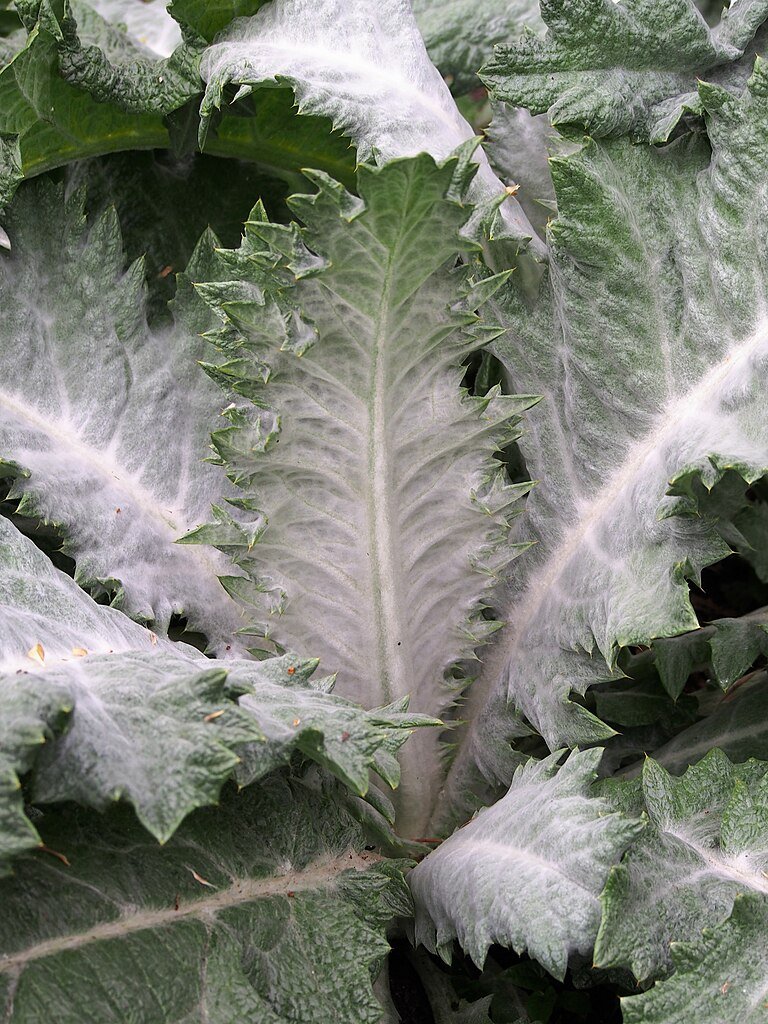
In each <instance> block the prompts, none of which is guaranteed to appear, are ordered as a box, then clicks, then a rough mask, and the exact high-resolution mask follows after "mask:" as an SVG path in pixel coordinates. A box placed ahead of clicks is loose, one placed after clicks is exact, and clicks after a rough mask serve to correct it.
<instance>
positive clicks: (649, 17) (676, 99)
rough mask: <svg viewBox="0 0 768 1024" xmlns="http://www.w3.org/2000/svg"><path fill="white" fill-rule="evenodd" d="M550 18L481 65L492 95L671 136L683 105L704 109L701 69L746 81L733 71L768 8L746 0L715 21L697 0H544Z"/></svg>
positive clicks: (601, 126)
mask: <svg viewBox="0 0 768 1024" xmlns="http://www.w3.org/2000/svg"><path fill="white" fill-rule="evenodd" d="M541 15H542V18H543V19H544V21H545V22H546V24H547V26H548V32H547V34H546V35H545V36H544V37H543V38H541V37H539V36H537V35H535V34H533V33H531V34H530V35H527V36H526V37H525V38H523V39H522V40H521V41H520V42H517V43H514V44H513V45H511V46H500V47H498V48H497V51H496V54H495V57H494V59H493V60H492V61H490V62H489V63H488V64H487V65H486V66H485V68H484V69H483V72H482V76H481V77H482V79H483V81H484V82H485V83H486V84H487V85H488V86H489V88H490V89H491V90H492V93H493V95H494V96H495V97H496V98H498V99H502V100H505V101H507V102H509V103H512V104H515V105H516V106H523V107H527V108H528V109H529V110H530V111H531V112H532V113H535V114H541V113H544V112H545V111H548V112H549V116H550V118H551V120H552V123H553V124H557V125H568V124H575V125H579V126H584V127H586V128H587V129H588V130H589V132H590V134H591V135H592V136H594V137H598V136H601V137H602V136H614V135H625V134H631V135H633V136H635V137H637V138H641V139H644V140H650V141H652V142H664V141H666V140H667V139H669V138H670V136H671V134H672V132H673V131H674V129H675V127H676V125H677V124H678V122H679V121H680V118H681V117H682V116H683V113H684V111H685V110H686V109H689V110H692V111H693V112H695V113H701V112H702V110H703V108H702V105H701V103H700V101H699V98H698V96H697V93H696V81H697V79H700V78H705V79H707V80H721V81H722V83H723V84H726V83H727V84H729V85H731V86H732V87H736V88H739V87H742V86H743V85H744V83H745V81H746V77H747V76H748V74H749V70H750V68H751V64H752V61H753V60H754V51H752V52H751V59H750V60H749V65H748V66H742V67H739V68H738V69H737V70H736V71H735V72H733V71H731V68H732V66H733V63H734V62H736V61H739V59H740V58H742V57H743V55H744V53H745V51H746V50H747V48H748V47H749V45H750V43H751V41H752V38H753V36H754V34H755V32H756V31H757V29H758V28H759V26H760V25H761V23H762V22H763V21H764V20H765V18H766V17H768V5H767V4H766V3H765V0H740V2H738V3H734V4H733V5H732V7H731V8H730V9H726V10H725V12H724V13H723V16H722V19H721V21H720V23H719V24H718V26H717V27H716V28H714V29H710V28H709V27H708V25H707V23H706V22H705V20H704V18H703V17H702V16H701V14H700V13H699V12H698V11H697V9H696V7H695V5H694V3H693V0H672V2H669V0H622V2H618V3H617V2H614V0H586V2H579V3H572V2H568V0H542V4H541Z"/></svg>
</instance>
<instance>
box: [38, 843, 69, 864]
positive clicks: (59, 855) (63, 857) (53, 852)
mask: <svg viewBox="0 0 768 1024" xmlns="http://www.w3.org/2000/svg"><path fill="white" fill-rule="evenodd" d="M39 849H40V852H41V853H50V855H51V856H52V857H56V859H57V860H60V861H61V863H62V864H64V866H65V867H68V868H71V867H72V865H71V864H70V863H69V860H68V858H67V856H66V855H65V854H63V853H59V851H58V850H52V849H51V848H50V846H45V845H43V844H41V846H40V847H39Z"/></svg>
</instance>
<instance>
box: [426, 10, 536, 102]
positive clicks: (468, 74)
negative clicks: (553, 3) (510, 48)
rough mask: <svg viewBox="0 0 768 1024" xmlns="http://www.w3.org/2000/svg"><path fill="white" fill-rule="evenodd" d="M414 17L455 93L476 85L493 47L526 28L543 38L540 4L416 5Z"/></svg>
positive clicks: (431, 52)
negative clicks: (478, 73) (478, 74)
mask: <svg viewBox="0 0 768 1024" xmlns="http://www.w3.org/2000/svg"><path fill="white" fill-rule="evenodd" d="M413 13H414V15H415V17H416V23H417V25H418V26H419V31H420V32H421V34H422V36H423V37H424V42H425V44H426V47H427V51H428V52H429V57H430V60H431V61H432V62H433V64H434V65H435V66H436V67H437V68H439V70H440V73H441V74H442V75H443V77H444V78H445V79H446V81H447V82H448V84H449V85H450V87H451V90H452V91H453V92H454V93H458V94H460V93H462V92H468V91H469V90H470V89H473V88H474V87H475V86H477V85H478V84H479V83H478V80H477V72H478V71H479V70H480V68H481V67H482V65H483V64H484V63H485V62H486V60H488V58H489V57H490V56H491V55H492V53H493V47H494V44H496V43H509V42H510V40H512V39H515V38H516V37H517V36H519V35H521V34H522V32H523V30H524V29H525V28H529V29H532V30H533V31H534V32H540V33H543V32H544V31H545V28H546V26H545V25H544V22H543V21H542V20H541V15H540V13H539V4H538V0H513V2H511V3H510V2H508V0H487V2H486V3H483V4H477V3H473V2H472V0H449V2H448V3H445V2H443V3H440V2H438V0H414V3H413Z"/></svg>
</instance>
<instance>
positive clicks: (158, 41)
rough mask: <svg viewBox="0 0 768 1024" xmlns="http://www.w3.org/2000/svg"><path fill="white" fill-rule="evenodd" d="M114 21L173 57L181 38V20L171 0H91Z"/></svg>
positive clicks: (146, 44) (158, 51) (156, 50)
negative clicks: (174, 13) (170, 6)
mask: <svg viewBox="0 0 768 1024" xmlns="http://www.w3.org/2000/svg"><path fill="white" fill-rule="evenodd" d="M87 2H88V3H89V4H90V6H91V7H92V8H93V9H94V10H95V11H96V13H97V14H100V15H101V17H102V18H104V20H105V21H106V22H108V23H109V24H110V25H119V26H125V28H126V30H127V32H128V35H129V36H130V37H131V38H132V39H135V40H136V42H138V43H140V44H141V45H142V46H144V47H146V48H147V49H148V50H152V52H153V53H156V54H157V55H158V56H160V57H169V56H170V55H171V54H172V53H173V51H174V50H175V49H176V47H177V46H178V45H179V43H180V42H181V32H180V30H179V25H178V22H176V21H174V19H173V18H172V17H171V15H170V13H169V12H168V3H167V0H127V2H126V0H87Z"/></svg>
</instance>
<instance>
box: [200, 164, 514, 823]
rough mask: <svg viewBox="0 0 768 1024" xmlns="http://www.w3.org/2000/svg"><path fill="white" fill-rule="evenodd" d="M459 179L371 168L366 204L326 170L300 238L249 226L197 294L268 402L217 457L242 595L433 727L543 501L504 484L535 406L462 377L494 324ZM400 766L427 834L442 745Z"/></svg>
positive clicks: (330, 665) (429, 743)
mask: <svg viewBox="0 0 768 1024" xmlns="http://www.w3.org/2000/svg"><path fill="white" fill-rule="evenodd" d="M458 167H459V165H458V163H457V161H456V160H455V159H454V160H451V161H448V162H447V163H446V164H444V165H441V166H436V165H435V163H434V161H433V160H432V159H431V158H430V157H427V156H421V157H418V158H416V159H412V160H401V161H396V162H393V163H392V164H389V165H388V166H386V167H384V168H381V169H380V170H376V169H373V168H369V167H362V168H361V169H360V171H359V177H358V187H359V192H360V195H361V196H362V198H361V199H358V198H354V197H352V196H351V195H349V194H348V193H347V192H346V191H345V190H344V189H342V187H341V186H340V185H338V184H336V183H335V182H332V181H331V180H330V179H327V178H326V177H325V176H319V175H317V174H315V175H313V177H314V179H315V180H316V181H317V182H318V184H319V186H320V191H319V193H318V194H317V195H315V196H312V197H306V196H302V197H296V198H294V200H293V206H294V209H295V210H296V211H297V212H298V213H299V214H300V216H301V218H302V219H303V220H304V222H305V223H306V225H307V228H306V231H305V232H304V235H303V237H302V236H301V235H300V233H299V231H298V229H297V228H295V226H294V227H293V228H286V227H280V226H277V225H270V224H266V223H264V222H262V221H259V220H258V219H252V220H251V221H250V222H249V224H248V225H247V234H246V238H245V240H244V242H243V246H242V248H241V249H240V250H239V251H238V252H234V253H225V254H223V256H222V259H223V260H224V262H225V263H226V265H227V266H228V267H229V269H230V271H231V274H232V277H233V278H237V279H236V280H231V281H229V282H220V283H215V284H211V285H205V286H202V288H201V291H202V294H203V295H204V296H205V297H206V299H207V300H208V301H209V302H210V303H211V305H212V306H213V308H214V309H215V310H216V311H217V312H218V313H219V315H220V316H221V317H222V318H223V320H224V322H225V324H226V325H227V326H225V327H224V328H223V330H222V332H221V334H220V337H219V344H220V346H221V347H222V349H223V350H225V351H226V352H227V354H228V356H229V357H230V359H229V362H228V363H226V364H225V365H223V366H217V367H216V368H215V369H212V372H213V373H215V375H216V376H218V377H220V378H222V379H224V380H225V381H227V382H228V386H229V387H234V389H235V390H237V391H239V392H241V393H242V394H244V395H247V396H249V397H250V398H251V399H252V400H253V402H254V406H253V413H252V414H250V415H248V414H244V413H243V412H242V411H239V410H233V411H232V413H231V416H232V421H233V422H232V426H231V427H230V428H229V429H228V430H225V431H221V432H219V433H218V434H215V435H214V443H215V445H216V447H217V448H218V451H219V453H220V454H221V456H222V459H223V461H225V463H226V464H227V466H228V468H229V472H230V475H231V476H232V478H233V479H234V480H235V481H236V482H238V483H240V484H241V486H243V487H244V489H245V492H246V494H247V498H246V499H245V500H244V501H243V502H240V504H245V505H246V506H247V507H249V508H251V509H256V508H258V509H259V510H260V512H261V514H260V515H257V516H256V519H255V521H254V523H253V524H252V526H251V528H250V529H245V528H242V527H241V526H238V524H236V523H235V522H234V521H232V520H231V519H230V518H229V517H228V516H227V515H226V514H225V513H224V512H223V511H220V512H219V522H218V524H216V525H215V526H211V527H204V528H203V529H202V530H198V531H195V533H194V534H193V537H194V538H195V539H198V540H205V541H212V542H214V543H216V544H218V545H219V546H220V547H223V548H224V549H225V550H226V551H228V552H230V553H231V554H234V555H235V556H236V557H237V559H238V562H239V564H240V566H241V568H242V569H244V570H245V571H246V573H247V575H248V576H249V577H250V580H251V582H250V583H249V584H245V583H244V582H243V579H242V578H235V579H233V580H231V581H230V589H231V591H232V592H233V593H235V594H236V595H237V596H238V597H239V598H240V599H241V600H243V601H247V602H249V603H251V604H252V605H254V606H256V607H257V608H260V609H261V611H262V614H263V616H264V620H263V622H264V632H265V633H266V634H267V635H269V636H270V637H271V638H272V639H274V640H275V641H276V642H277V643H279V644H281V645H283V646H287V647H295V646H296V645H297V644H298V645H300V646H301V647H302V648H303V649H304V650H308V651H311V652H312V653H313V654H317V655H319V656H320V657H321V659H322V661H323V665H324V667H325V668H326V669H327V670H338V674H339V684H338V690H339V692H340V693H342V694H344V695H345V696H350V697H354V699H356V700H358V701H360V702H361V703H363V704H364V705H366V706H368V707H371V706H374V705H377V704H382V703H389V702H391V701H395V700H397V699H399V698H400V697H402V696H403V695H405V694H408V693H410V694H411V695H412V697H413V701H412V704H411V707H412V709H413V710H415V711H420V712H428V713H430V714H439V713H440V712H441V711H443V710H444V709H445V707H446V706H447V705H448V704H449V703H450V702H451V700H452V698H453V696H455V693H456V690H457V688H458V687H459V686H460V683H456V682H454V683H453V685H451V684H450V683H447V682H446V679H447V674H448V673H449V671H450V670H451V668H452V666H453V665H454V664H455V663H456V662H457V661H459V660H460V659H463V658H466V657H468V656H470V655H471V654H472V652H473V650H474V648H475V646H476V645H477V643H478V640H479V639H481V638H483V637H484V636H486V635H487V634H488V633H489V632H490V631H493V630H494V629H495V628H496V625H497V624H496V623H494V622H491V621H489V620H486V619H483V618H482V616H481V615H480V614H479V611H480V605H481V602H482V599H483V596H484V594H485V593H486V592H487V591H488V589H489V588H490V587H491V586H493V584H494V582H495V574H496V572H497V571H498V570H499V569H500V568H501V566H502V565H503V564H504V562H508V561H509V560H510V559H511V558H512V557H514V555H515V554H516V553H517V551H518V548H516V547H514V546H508V545H507V544H506V543H505V541H506V537H507V525H508V520H509V516H510V507H511V506H512V504H513V503H514V501H515V500H516V499H517V498H518V497H519V496H520V495H521V494H522V493H523V492H524V491H525V489H526V488H527V485H525V486H524V487H511V486H506V485H505V483H504V479H503V477H502V473H501V466H500V463H499V462H498V461H496V460H495V459H494V458H493V453H494V451H495V450H496V449H497V447H498V446H500V445H503V444H505V443H507V442H509V441H510V440H511V439H512V438H514V437H515V436H516V434H517V431H516V429H515V427H514V424H516V422H517V420H518V417H519V413H520V412H521V411H522V410H523V409H525V408H526V407H527V406H528V405H529V404H530V401H531V400H530V399H525V398H522V399H521V398H516V397H502V396H500V395H498V394H496V393H493V394H491V395H490V396H488V397H486V398H483V399H477V398H471V397H469V396H467V395H466V394H465V393H462V391H461V389H460V382H461V378H462V374H463V372H464V370H463V367H462V361H463V360H464V359H465V358H466V357H467V356H468V355H469V354H470V353H471V352H472V351H474V350H475V349H476V348H478V347H479V346H480V345H482V344H483V343H484V342H485V341H487V340H488V339H489V338H492V337H494V336H496V334H498V328H487V327H482V326H480V325H479V322H478V318H477V316H476V315H475V314H474V313H473V312H472V305H473V303H474V304H476V303H477V301H478V299H477V298H475V299H473V298H472V297H471V296H470V295H469V294H468V281H467V274H466V270H465V269H464V268H460V267H456V265H455V264H456V255H457V253H458V252H459V251H461V250H462V249H463V248H465V247H466V243H463V242H462V241H461V240H460V239H459V237H458V232H459V229H460V228H461V227H462V225H463V224H464V222H465V221H466V219H467V217H468V214H469V212H470V211H469V208H468V207H466V206H463V205H462V204H461V203H460V202H459V201H457V200H456V199H453V198H449V197H450V196H452V195H453V194H454V190H455V189H456V183H455V175H456V172H457V168H458ZM307 246H311V250H310V248H307ZM317 253H319V254H320V255H317ZM505 278H506V275H501V279H500V280H497V281H495V282H494V281H492V282H491V283H490V286H488V284H487V283H486V284H485V285H484V286H483V288H484V290H485V289H486V288H488V287H490V289H491V290H492V289H493V287H494V285H495V284H499V283H501V281H503V280H504V279H505ZM275 282H278V283H277V284H275ZM265 289H266V290H265ZM265 526H266V529H265ZM257 539H258V543H256V544H255V541H256V540H257ZM248 618H250V614H249V616H248ZM425 748H428V749H425ZM404 756H405V758H406V759H409V760H410V762H411V763H410V765H409V767H408V769H407V770H406V771H404V772H403V788H402V790H401V792H400V793H399V798H400V813H401V820H400V825H401V827H402V828H407V829H408V830H411V829H414V828H415V829H417V831H418V828H419V827H420V823H422V822H423V820H424V815H425V811H426V803H427V802H428V801H429V798H430V794H432V793H433V792H434V789H435V787H436V784H437V781H438V780H439V778H440V774H441V770H440V762H439V756H438V747H437V736H436V735H435V734H431V735H430V736H424V737H422V738H420V742H418V741H417V742H416V743H414V744H413V745H412V749H411V750H410V751H406V752H405V755H404Z"/></svg>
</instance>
